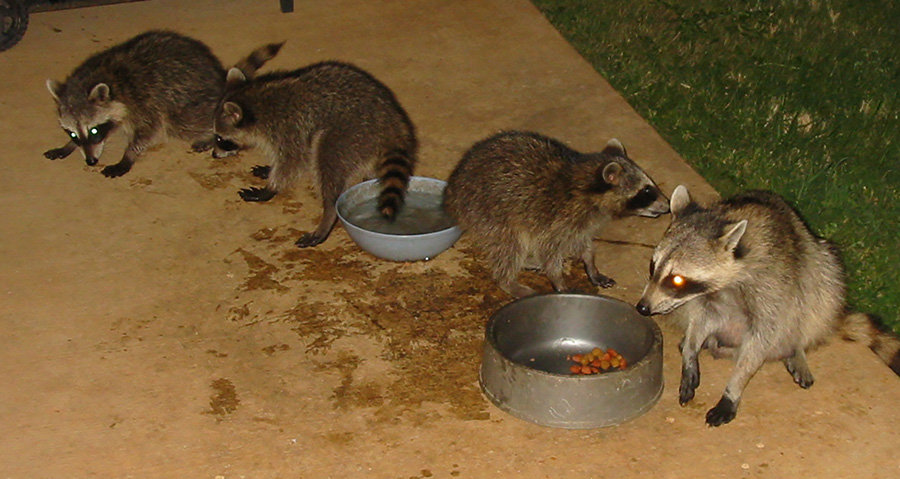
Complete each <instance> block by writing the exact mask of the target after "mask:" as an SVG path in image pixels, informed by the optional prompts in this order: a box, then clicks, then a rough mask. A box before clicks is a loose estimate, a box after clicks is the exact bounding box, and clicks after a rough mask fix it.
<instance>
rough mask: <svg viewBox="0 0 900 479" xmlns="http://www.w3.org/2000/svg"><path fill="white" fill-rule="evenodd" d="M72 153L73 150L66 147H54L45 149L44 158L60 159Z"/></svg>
mask: <svg viewBox="0 0 900 479" xmlns="http://www.w3.org/2000/svg"><path fill="white" fill-rule="evenodd" d="M70 153H72V151H71V150H68V149H66V148H54V149H52V150H47V151H45V152H44V158H47V159H48V160H59V159H62V158H65V157H67V156H69V154H70Z"/></svg>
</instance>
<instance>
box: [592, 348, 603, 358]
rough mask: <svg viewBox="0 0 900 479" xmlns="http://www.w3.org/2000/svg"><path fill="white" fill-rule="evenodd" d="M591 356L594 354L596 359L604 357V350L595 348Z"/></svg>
mask: <svg viewBox="0 0 900 479" xmlns="http://www.w3.org/2000/svg"><path fill="white" fill-rule="evenodd" d="M591 354H593V355H594V357H595V358H599V357H600V356H603V350H602V349H600V348H594V350H593V351H591Z"/></svg>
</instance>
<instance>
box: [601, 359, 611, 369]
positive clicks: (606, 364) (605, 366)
mask: <svg viewBox="0 0 900 479" xmlns="http://www.w3.org/2000/svg"><path fill="white" fill-rule="evenodd" d="M609 366H610V363H609V361H606V360H601V361H600V369H603V370H606V369H609Z"/></svg>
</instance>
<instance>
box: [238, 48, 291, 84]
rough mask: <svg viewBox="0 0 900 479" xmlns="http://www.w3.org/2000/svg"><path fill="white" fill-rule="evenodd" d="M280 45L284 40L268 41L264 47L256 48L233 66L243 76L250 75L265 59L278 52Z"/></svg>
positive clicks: (269, 58) (264, 62)
mask: <svg viewBox="0 0 900 479" xmlns="http://www.w3.org/2000/svg"><path fill="white" fill-rule="evenodd" d="M282 45H284V42H281V43H270V44H268V45H266V46H264V47H260V48H257V49H256V50H253V52H252V53H250V55H249V56H247V58H244V59H243V60H241V61H239V62H237V63H236V64H235V65H234V68H237V69H238V70H240V71H241V72H242V73H243V74H244V75H245V76H248V77H252V76H253V74H254V73H256V70H259V69H260V68H261V67H262V66H263V65H265V64H266V62H267V61H269V60H271V59H272V58H274V57H275V55H277V54H278V51H279V50H281V47H282Z"/></svg>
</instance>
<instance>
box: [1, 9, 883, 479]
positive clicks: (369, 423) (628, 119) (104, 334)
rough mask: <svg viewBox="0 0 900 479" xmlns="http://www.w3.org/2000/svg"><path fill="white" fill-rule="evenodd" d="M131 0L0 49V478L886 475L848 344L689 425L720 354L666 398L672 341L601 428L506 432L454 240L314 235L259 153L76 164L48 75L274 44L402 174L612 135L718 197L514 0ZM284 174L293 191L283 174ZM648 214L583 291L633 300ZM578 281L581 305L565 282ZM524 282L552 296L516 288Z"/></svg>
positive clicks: (767, 376)
mask: <svg viewBox="0 0 900 479" xmlns="http://www.w3.org/2000/svg"><path fill="white" fill-rule="evenodd" d="M278 7H279V5H278V2H276V1H275V0H271V1H265V2H263V1H258V0H226V1H223V0H219V1H212V0H194V1H191V2H179V1H173V0H153V1H147V2H137V3H127V4H119V5H111V6H104V7H98V8H83V9H73V10H65V11H58V12H48V13H40V14H35V15H33V16H32V18H31V24H30V28H29V30H28V32H27V34H26V36H25V38H24V39H23V40H22V42H21V43H20V44H19V45H17V46H16V47H14V48H13V49H11V50H9V51H7V52H4V53H0V85H2V86H3V88H2V89H0V111H2V121H0V138H2V140H3V145H4V154H3V155H0V165H2V167H3V171H4V174H3V175H2V176H0V190H2V191H3V193H2V195H0V214H2V228H0V298H2V306H0V437H2V438H3V439H2V440H0V477H3V478H37V477H47V478H49V477H79V478H81V477H199V478H229V479H230V478H269V477H272V478H275V477H291V478H293V477H310V478H312V477H315V478H325V477H330V478H348V477H366V478H369V477H371V478H392V479H393V478H404V479H405V478H426V477H435V478H456V477H459V478H465V477H469V478H482V477H484V478H487V477H520V478H539V477H541V478H544V477H546V478H561V477H580V478H588V477H591V478H597V477H672V478H677V477H728V478H734V477H772V478H784V477H857V478H869V477H871V478H876V477H879V478H880V477H895V476H896V475H897V474H898V473H900V460H898V459H897V455H896V452H895V450H896V446H897V445H898V444H900V432H898V430H900V428H898V425H900V424H898V423H900V421H898V419H900V413H898V412H897V409H896V407H895V405H896V401H897V397H898V396H900V381H898V380H897V378H896V377H895V376H894V375H893V374H891V373H890V371H889V370H888V369H887V368H886V367H885V366H884V365H883V364H881V363H880V362H879V361H878V360H877V359H876V357H875V356H874V355H873V354H872V353H871V352H869V351H868V350H867V349H866V348H864V347H863V346H861V345H857V344H849V343H844V342H841V341H833V342H832V343H830V344H829V345H827V346H825V347H823V348H821V349H820V350H818V351H816V352H814V353H812V354H811V355H810V363H811V367H812V369H813V371H814V373H815V375H816V379H817V381H816V384H815V385H814V386H813V387H812V388H811V389H810V390H801V389H800V388H798V387H796V386H795V385H794V384H793V383H792V381H791V380H790V377H789V376H788V375H787V373H786V372H785V371H784V368H783V367H782V366H781V365H780V364H770V365H767V366H766V367H765V368H764V369H763V370H762V371H760V372H759V373H758V374H757V376H756V377H755V378H754V380H753V381H752V382H751V383H750V386H749V387H748V389H747V391H746V394H745V398H744V401H743V403H742V405H741V410H740V412H739V414H738V417H737V419H736V420H735V421H734V422H733V423H731V424H728V425H726V426H723V427H720V428H715V429H711V428H708V427H707V426H706V425H705V424H704V421H703V417H704V414H705V412H706V410H707V409H708V408H710V407H711V406H712V405H713V404H715V402H716V401H717V400H718V398H719V395H720V394H721V391H722V389H723V388H724V385H725V382H726V380H727V378H728V375H729V370H730V367H731V364H730V363H729V362H728V361H724V360H723V361H715V360H713V359H711V358H709V357H708V356H704V357H703V358H702V360H701V368H702V372H703V383H702V384H701V386H700V388H699V390H698V392H697V397H696V399H695V400H694V402H693V403H692V404H690V405H689V406H687V407H680V406H678V403H677V384H678V378H679V360H678V353H677V346H676V345H677V341H678V336H677V334H675V333H674V332H673V331H671V330H670V329H669V328H668V327H667V326H666V324H665V321H664V320H660V323H661V324H662V326H663V328H664V332H665V339H666V343H665V367H664V375H665V381H666V389H665V392H664V394H663V397H662V399H661V400H660V402H659V403H658V404H657V405H656V407H654V408H653V409H652V410H651V411H650V412H649V413H647V414H646V415H644V416H642V417H640V418H638V419H636V420H634V421H631V422H629V423H626V424H623V425H621V426H617V427H612V428H605V429H597V430H581V431H578V430H561V429H551V428H545V427H541V426H536V425H532V424H529V423H526V422H523V421H520V420H518V419H515V418H513V417H511V416H508V415H507V414H505V413H503V412H501V411H500V410H498V409H497V408H495V407H494V406H493V405H491V404H490V403H489V402H488V401H487V400H486V399H484V397H483V396H482V395H481V393H480V391H479V389H478V384H477V368H478V362H479V356H480V347H481V334H482V327H483V325H484V322H485V321H486V319H487V317H489V315H490V314H491V313H492V312H493V311H495V310H496V309H497V308H499V307H501V306H502V305H503V304H505V303H506V302H508V301H509V298H508V297H506V296H505V295H504V294H503V293H502V292H501V291H499V290H498V289H497V288H496V287H495V286H494V285H493V284H492V283H491V281H490V279H489V275H488V272H487V271H486V270H485V269H484V266H483V265H482V264H481V263H480V261H479V260H478V258H477V256H476V255H475V254H474V252H473V244H472V242H471V241H470V240H469V239H468V238H467V237H465V236H464V237H463V239H462V240H461V241H460V242H459V243H458V244H457V245H456V247H454V248H453V249H452V250H450V251H448V252H446V253H444V254H442V255H441V256H438V257H437V258H435V259H434V260H432V261H429V262H420V263H409V264H398V263H389V262H385V261H381V260H378V259H376V258H373V257H372V256H369V255H368V254H366V253H363V252H360V251H359V250H358V249H357V248H356V246H355V245H354V244H353V243H352V242H351V241H350V240H349V239H348V237H347V236H346V234H345V232H344V231H343V230H342V229H341V228H340V227H338V228H336V229H335V231H334V232H333V233H332V235H331V237H330V238H329V239H328V240H327V241H326V242H325V243H324V244H322V245H321V246H319V247H317V248H315V249H311V250H299V249H297V248H295V247H294V246H293V241H294V240H295V239H297V237H299V235H300V234H301V233H302V232H304V231H309V230H310V229H312V228H313V227H314V226H315V224H316V222H317V221H318V217H319V213H320V208H319V206H318V200H317V199H316V198H315V196H314V194H313V193H312V192H311V191H309V189H308V188H305V187H300V188H297V189H296V191H293V192H291V193H288V194H285V195H281V196H279V197H277V198H276V199H275V200H273V201H272V202H269V203H267V204H247V203H244V202H242V201H241V200H240V199H239V198H238V196H237V190H238V189H239V188H241V187H244V186H247V185H253V184H256V180H254V178H252V177H251V175H250V173H249V170H250V167H251V166H253V165H256V164H259V163H263V162H264V161H265V160H264V158H262V157H261V156H259V154H258V153H252V152H249V153H246V154H244V155H242V156H241V157H239V158H230V159H227V160H213V159H211V158H209V157H208V155H202V154H192V153H189V151H188V150H189V145H187V144H186V143H183V142H179V141H172V142H170V143H168V144H166V145H165V146H162V147H160V148H158V149H156V150H154V151H151V152H149V153H147V154H146V155H145V156H144V157H142V158H141V159H140V160H139V161H138V163H137V164H136V165H135V167H134V169H133V170H132V171H131V172H130V173H129V174H128V175H126V176H124V177H122V178H118V179H112V180H111V179H107V178H105V177H103V176H102V175H101V174H100V173H99V169H100V168H101V167H102V166H103V165H105V164H110V163H112V162H113V161H116V160H117V158H118V156H119V155H120V154H121V151H122V148H123V147H124V145H123V141H122V139H121V137H116V138H115V139H114V140H113V144H112V145H111V146H109V147H108V148H107V151H106V152H105V153H104V156H103V157H102V158H101V162H100V165H98V166H96V167H88V166H86V165H85V164H84V162H83V161H82V160H81V159H80V157H78V154H75V155H73V156H72V157H70V158H68V159H64V160H58V161H55V162H51V161H49V160H47V159H45V158H43V156H42V152H43V151H45V150H47V149H49V148H53V147H58V146H60V145H62V144H63V143H64V142H65V136H64V134H63V132H62V131H61V130H60V129H59V127H58V126H57V123H56V119H55V112H54V106H53V102H52V100H51V98H50V96H49V94H48V93H47V91H46V89H45V87H44V81H45V79H47V78H56V79H63V78H64V77H65V75H67V74H68V73H69V72H70V71H71V70H72V69H73V68H74V67H75V66H76V65H77V64H78V63H80V62H81V61H82V60H83V59H84V58H85V57H86V56H87V55H88V54H90V53H92V52H94V51H97V50H99V49H102V48H105V47H108V46H110V45H112V44H115V43H117V42H120V41H123V40H125V39H127V38H129V37H131V36H133V35H135V34H137V33H140V32H142V31H144V30H147V29H151V28H171V29H175V30H178V31H181V32H183V33H186V34H189V35H192V36H194V37H196V38H198V39H201V40H203V41H204V42H206V43H208V44H209V45H210V46H211V48H212V49H213V51H214V52H216V54H218V55H219V56H220V57H221V58H222V60H223V62H225V63H233V62H235V61H237V60H238V59H239V58H240V57H241V56H243V55H245V54H246V53H248V52H249V51H250V50H251V49H253V48H254V47H256V46H259V45H262V44H264V43H268V42H272V41H281V40H287V43H286V44H285V47H284V49H283V50H282V52H281V53H280V54H279V55H278V57H277V58H275V59H274V60H273V61H272V62H271V64H270V65H269V66H267V67H266V68H267V69H272V68H294V67H299V66H303V65H305V64H308V63H312V62H315V61H319V60H325V59H340V60H345V61H350V62H354V63H357V64H358V65H360V66H361V67H363V68H366V69H367V70H369V71H371V72H372V73H373V74H374V75H376V76H377V77H378V78H380V79H381V80H383V81H384V82H385V83H386V84H388V85H389V86H390V87H391V88H393V89H394V91H395V92H396V94H397V96H398V98H399V99H400V101H401V103H402V104H403V105H404V106H405V108H406V109H407V110H408V112H409V114H410V116H411V117H412V119H413V121H414V122H415V124H416V126H417V127H418V133H419V138H420V141H421V144H422V148H421V164H420V168H419V170H418V173H419V174H421V175H425V176H432V177H436V178H446V177H447V176H448V175H449V173H450V171H451V170H452V168H453V166H454V164H455V162H456V161H457V159H458V158H459V157H460V156H461V154H462V153H463V152H464V151H465V150H466V149H467V148H468V147H469V146H470V145H471V144H472V143H474V142H475V141H477V140H479V139H481V138H484V137H486V136H488V135H490V134H492V133H495V132H497V131H499V130H501V129H508V128H516V129H528V130H535V131H540V132H542V133H545V134H548V135H551V136H555V137H557V138H559V139H561V140H563V141H565V142H567V143H568V144H569V145H571V146H572V147H574V148H576V149H580V150H584V151H587V150H598V149H601V148H602V147H603V145H605V144H606V141H607V140H608V139H609V138H611V137H616V138H619V139H620V140H621V141H622V142H623V143H624V144H625V146H626V147H627V148H628V151H629V153H630V155H631V156H632V157H633V158H634V159H635V160H636V161H637V162H638V163H640V164H641V165H642V166H643V167H644V168H645V169H646V170H647V171H648V172H649V173H650V174H651V175H652V176H653V177H654V178H656V179H657V180H658V182H659V184H660V185H661V187H662V188H663V190H665V191H666V192H671V190H672V189H673V188H674V187H675V186H676V185H677V184H686V185H688V186H689V187H690V188H691V189H692V191H693V192H694V193H695V195H696V196H698V197H699V198H700V199H706V200H708V199H711V198H714V197H715V192H714V191H713V190H712V189H711V188H710V187H709V186H708V185H707V184H706V183H705V182H704V181H703V179H702V178H700V177H699V176H698V175H697V174H696V173H695V172H694V171H692V170H691V169H690V168H689V167H688V166H686V164H685V163H684V162H683V161H682V160H681V158H680V157H679V156H678V154H677V153H676V152H675V151H673V150H672V148H670V147H669V146H668V145H667V144H666V142H665V141H663V140H662V139H661V138H660V136H659V135H658V134H657V133H656V132H655V131H654V130H653V129H652V128H651V127H649V126H648V125H647V124H646V123H645V122H644V120H643V119H641V118H640V117H639V116H638V115H637V114H636V113H635V112H634V111H633V110H632V109H631V108H630V107H629V106H628V104H627V103H626V102H625V101H623V99H622V98H621V97H619V95H617V94H616V93H615V91H613V89H612V88H610V86H609V85H608V84H607V83H606V81H605V80H604V79H603V78H601V77H600V76H599V75H598V74H597V73H596V72H595V71H593V70H592V69H591V67H590V66H589V65H588V64H587V63H586V62H585V61H584V60H583V59H582V58H580V57H579V56H578V54H577V53H576V52H575V51H574V50H573V49H572V48H571V47H570V46H569V45H568V44H567V43H566V42H565V41H564V40H563V39H562V38H561V37H560V36H559V34H558V33H557V32H556V31H554V29H553V28H552V27H551V26H550V25H549V24H548V23H547V21H546V20H545V19H544V18H543V17H542V16H541V15H540V13H539V12H538V11H537V10H536V9H535V8H534V7H533V6H532V5H531V4H530V3H529V2H527V1H526V0H458V1H453V2H445V1H440V0H422V1H403V2H391V1H351V0H343V1H315V2H312V1H308V2H296V5H295V11H294V13H290V14H282V13H280V11H279V8H278ZM303 184H304V185H308V183H303ZM667 224H668V219H667V218H665V217H664V218H659V219H655V220H651V219H638V218H635V219H629V220H624V221H622V222H619V223H616V224H614V225H612V226H611V227H610V229H609V230H608V231H606V232H604V234H603V235H602V237H601V238H599V239H598V252H597V256H598V262H599V264H601V265H602V266H601V271H603V272H605V273H607V274H609V275H610V276H613V277H614V278H615V279H617V280H618V282H619V284H618V286H616V287H614V288H612V289H610V290H607V291H604V293H606V294H609V295H611V296H614V297H617V298H621V299H624V300H626V301H629V302H635V301H636V300H637V299H638V297H639V296H640V292H641V288H642V287H643V281H644V280H645V276H646V269H647V262H648V259H649V257H650V255H651V251H652V246H653V245H654V244H655V242H656V241H657V240H658V239H659V237H660V236H661V235H662V233H663V231H664V229H665V227H666V225H667ZM571 276H572V278H573V280H572V281H573V282H574V284H577V285H578V286H579V287H581V288H583V289H590V290H591V291H593V289H591V286H590V285H589V284H588V283H587V282H586V281H585V279H584V274H583V272H582V271H581V270H580V269H579V268H577V267H575V266H573V268H572V272H571ZM528 281H529V282H530V283H529V284H532V285H534V286H535V287H538V288H541V289H543V290H548V289H549V284H548V283H547V282H546V281H545V280H544V279H543V278H541V277H538V276H531V277H529V278H528Z"/></svg>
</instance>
